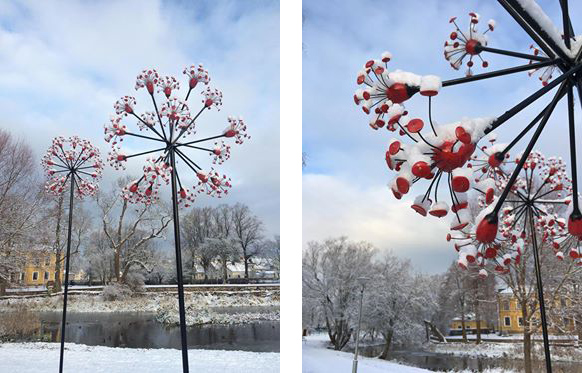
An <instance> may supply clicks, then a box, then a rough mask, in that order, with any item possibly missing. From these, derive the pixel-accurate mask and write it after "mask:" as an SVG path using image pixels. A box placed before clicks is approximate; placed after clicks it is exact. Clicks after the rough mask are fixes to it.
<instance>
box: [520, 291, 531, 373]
mask: <svg viewBox="0 0 582 373" xmlns="http://www.w3.org/2000/svg"><path fill="white" fill-rule="evenodd" d="M521 313H522V316H523V366H524V371H525V373H531V372H532V370H531V330H530V326H529V321H527V322H526V320H529V317H528V313H527V304H526V302H525V301H524V302H522V303H521Z"/></svg>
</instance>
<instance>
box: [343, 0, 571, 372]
mask: <svg viewBox="0 0 582 373" xmlns="http://www.w3.org/2000/svg"><path fill="white" fill-rule="evenodd" d="M498 2H499V4H500V5H501V6H502V7H503V8H504V9H505V10H506V11H507V13H508V14H509V15H510V16H511V17H512V18H513V19H514V20H515V21H516V23H518V24H519V25H520V26H521V28H522V29H523V30H524V31H525V32H526V33H527V34H528V35H529V36H530V37H531V39H532V40H533V43H534V44H533V45H532V47H531V50H533V54H532V53H530V54H528V53H522V52H516V51H510V50H503V49H497V48H492V47H490V46H489V44H490V42H489V40H488V36H489V35H486V34H487V33H488V32H490V31H493V30H494V29H495V27H496V26H495V22H494V21H489V22H488V24H487V27H486V29H485V31H479V30H478V28H477V25H478V24H479V22H480V16H479V14H477V13H476V12H470V13H469V26H468V28H467V29H466V31H465V29H462V28H461V27H460V26H459V24H458V23H457V19H456V17H453V18H451V19H450V23H451V24H453V25H454V27H455V29H454V30H453V31H452V32H451V33H450V34H449V40H447V41H446V42H445V45H444V56H445V58H446V60H447V61H449V63H450V64H451V66H452V67H453V68H454V69H455V70H458V69H460V67H461V66H462V65H463V64H466V66H467V67H468V69H467V71H466V76H465V77H463V78H457V79H451V80H441V79H440V78H439V77H435V76H430V75H429V76H420V75H416V74H414V73H410V72H404V71H401V70H394V71H392V72H389V71H388V62H389V61H391V59H392V55H391V54H390V53H388V52H385V53H384V54H383V55H382V56H381V59H379V60H370V61H368V62H367V63H366V64H365V65H364V68H363V69H362V70H361V71H360V72H359V73H358V75H357V84H358V85H360V86H361V87H360V89H358V90H357V91H356V92H355V95H354V101H355V103H356V104H357V105H360V106H361V107H362V109H363V111H364V112H365V113H366V114H367V115H368V116H369V118H370V120H369V125H370V127H371V128H373V129H374V130H379V129H381V128H383V127H386V129H387V130H388V131H391V132H397V134H398V135H399V136H400V137H397V138H394V139H392V140H390V142H389V143H388V144H387V145H388V150H387V151H386V153H385V157H386V163H387V165H388V168H389V169H391V170H394V171H396V172H397V174H396V176H395V178H394V179H393V180H392V182H391V183H390V184H389V187H390V189H391V190H392V193H393V194H394V196H395V197H396V198H398V199H400V198H402V197H403V196H404V195H405V194H407V193H408V192H409V191H410V189H411V187H412V185H413V184H415V183H417V182H418V181H420V180H422V179H427V180H429V181H430V183H429V186H428V188H427V189H426V191H425V192H424V193H423V194H421V195H419V196H417V197H416V198H414V200H413V203H412V208H413V209H414V210H415V211H416V212H417V213H419V214H421V215H423V216H427V215H432V216H436V217H444V216H446V215H448V214H449V211H451V212H454V216H453V220H452V223H451V226H450V228H451V233H450V234H449V235H448V237H447V238H448V239H449V240H451V241H454V242H455V248H456V249H457V250H458V251H459V253H460V257H459V265H460V266H461V267H467V266H468V265H472V264H473V263H476V264H477V265H483V263H486V262H493V261H495V262H496V265H495V268H496V270H497V271H499V272H501V273H504V272H505V271H507V270H508V269H509V267H510V265H511V264H512V263H515V262H516V261H519V260H520V258H521V255H520V251H523V250H524V247H526V246H527V247H531V248H532V249H533V250H532V251H533V253H534V264H535V273H536V284H537V292H538V301H539V305H540V314H541V319H542V329H543V335H544V350H545V356H546V368H547V370H548V371H551V359H550V352H549V339H548V330H547V322H546V319H545V306H544V299H543V284H542V278H541V274H540V271H541V269H540V261H539V254H538V246H540V245H541V244H546V243H548V242H549V240H552V242H551V244H552V247H554V249H555V250H556V252H555V256H556V258H558V260H560V259H561V258H564V256H569V257H570V258H573V259H574V260H579V256H580V249H579V241H580V239H582V213H581V211H580V199H579V195H578V185H577V171H576V135H575V120H574V91H575V90H576V91H577V92H578V96H579V99H580V98H582V80H581V79H580V78H579V75H578V74H579V72H580V71H581V70H582V48H581V47H582V36H575V35H574V31H573V26H572V23H571V19H570V16H569V11H568V2H567V0H563V1H560V7H561V9H562V16H563V17H562V30H563V32H560V31H559V30H558V28H557V27H556V26H555V25H554V24H553V22H552V21H551V19H550V18H549V17H548V16H547V15H546V14H545V12H544V11H543V9H542V8H541V7H540V6H539V5H538V4H537V3H536V2H535V1H534V0H498ZM485 53H493V54H499V55H504V56H510V57H514V58H517V59H523V60H528V62H529V63H527V64H523V65H518V66H514V67H509V68H505V69H501V70H496V71H491V72H485V73H481V74H476V75H474V71H473V68H474V67H475V61H476V59H479V60H480V61H481V66H482V67H484V68H485V67H488V66H489V63H488V62H487V61H486V60H485V58H484V57H483V56H484V54H485ZM522 72H528V73H529V75H530V76H532V75H536V76H538V75H539V79H540V80H541V82H542V87H541V88H539V89H537V90H536V91H535V92H533V93H532V94H531V95H529V96H528V97H526V98H524V99H522V100H521V101H519V102H518V103H517V104H515V105H514V106H513V107H510V108H509V109H508V110H506V111H505V112H503V113H502V114H501V115H499V116H491V117H488V118H473V119H462V120H461V121H457V122H452V123H450V124H448V125H435V123H436V121H434V120H433V118H432V107H431V105H432V100H433V98H434V97H435V96H437V95H438V94H439V92H440V91H441V89H444V88H447V87H452V86H455V85H459V84H465V83H471V82H476V81H479V80H483V79H491V78H497V77H501V76H505V75H509V74H516V73H522ZM556 88H557V89H556ZM554 89H555V92H554V93H551V91H552V90H554ZM416 93H420V95H416ZM548 94H551V95H552V96H553V97H552V99H551V100H550V102H549V103H548V104H547V105H546V106H545V107H544V108H543V110H542V111H541V112H540V113H539V114H538V115H537V116H535V118H533V119H532V120H531V122H529V123H528V124H523V125H520V124H516V125H515V126H516V127H518V128H519V127H521V129H520V132H519V133H518V134H517V135H516V136H515V137H514V138H513V139H512V140H511V141H510V142H508V143H507V144H492V145H490V146H481V145H480V144H479V141H480V140H481V139H482V138H483V137H484V136H485V135H490V134H491V133H492V132H493V131H495V130H496V129H498V128H499V127H501V126H502V125H503V124H505V123H507V122H508V121H510V120H511V119H512V118H513V117H514V116H515V115H517V114H518V113H520V112H521V111H522V110H523V109H525V108H526V107H529V106H530V105H532V104H533V103H534V102H535V101H537V100H538V99H540V98H541V97H544V96H547V95H548ZM415 95H416V99H418V100H420V99H422V97H421V96H425V97H427V99H428V121H426V120H423V119H421V118H418V117H414V116H411V115H409V113H408V112H407V110H406V109H405V107H404V105H405V102H406V101H408V100H410V99H411V98H412V97H413V96H415ZM440 96H442V95H440ZM564 97H567V101H568V103H567V108H568V136H569V140H570V141H569V145H570V146H569V148H570V149H569V150H570V167H571V168H570V172H571V174H572V178H571V179H570V178H568V177H567V176H566V174H565V166H564V163H563V162H562V161H561V160H559V159H557V158H548V159H546V158H545V157H544V156H542V155H541V154H540V153H538V152H533V149H534V146H535V145H536V143H537V141H538V139H539V137H540V136H541V134H542V132H543V130H544V128H545V126H546V125H547V123H548V121H549V119H550V117H551V115H552V113H553V111H554V109H555V108H556V107H557V104H558V102H559V101H560V100H561V99H562V98H564ZM425 122H428V123H429V124H430V127H431V130H432V131H429V130H426V131H424V132H422V130H423V128H424V127H425ZM530 132H532V133H531V134H530V135H531V137H530V140H529V142H528V144H527V146H526V147H525V150H524V151H523V152H522V154H521V155H520V156H519V157H518V158H517V159H515V160H512V159H511V156H510V154H509V151H510V150H512V149H513V147H515V146H516V145H517V144H518V143H519V142H520V141H521V140H522V139H523V138H524V137H525V136H526V135H528V134H529V133H530ZM477 149H480V150H479V151H477V152H476V150H477ZM522 173H525V175H523V174H522ZM443 175H446V176H445V178H446V179H447V183H446V184H447V186H448V193H447V194H448V197H450V198H448V197H446V198H445V199H443V198H442V196H441V197H440V198H439V195H438V189H439V184H440V181H441V179H442V176H443ZM528 180H529V181H528ZM538 180H541V184H538ZM532 183H533V184H534V185H539V188H540V190H539V191H538V192H539V194H536V192H533V193H532V190H530V187H531V184H532ZM442 184H445V183H444V182H443V183H442ZM472 195H476V196H478V197H475V196H472ZM568 195H569V196H568ZM446 200H448V201H450V202H449V203H447V201H446ZM566 205H567V208H565V207H566ZM474 215H476V216H474ZM520 230H521V232H520ZM540 234H541V241H540V239H538V236H539V235H540ZM538 241H540V242H538ZM508 243H509V244H508ZM479 276H480V277H482V278H485V277H487V276H488V272H487V270H486V269H485V268H482V269H481V270H480V271H479Z"/></svg>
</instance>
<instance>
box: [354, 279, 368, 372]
mask: <svg viewBox="0 0 582 373" xmlns="http://www.w3.org/2000/svg"><path fill="white" fill-rule="evenodd" d="M358 281H359V282H360V284H361V288H360V312H359V314H358V328H357V329H356V350H355V351H354V362H353V363H352V373H357V372H358V348H359V346H360V325H361V324H362V304H363V302H364V288H365V287H366V283H365V281H366V279H365V278H359V279H358Z"/></svg>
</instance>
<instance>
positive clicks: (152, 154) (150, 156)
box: [104, 64, 434, 207]
mask: <svg viewBox="0 0 582 373" xmlns="http://www.w3.org/2000/svg"><path fill="white" fill-rule="evenodd" d="M183 73H184V75H185V76H186V78H187V82H186V84H180V82H179V81H178V79H176V78H175V77H173V76H162V75H160V74H159V73H158V71H157V70H156V69H145V70H143V71H142V72H141V73H140V74H139V75H138V76H137V79H136V84H135V88H136V90H138V91H140V89H141V88H145V90H141V91H140V92H144V91H145V99H144V100H145V102H146V103H150V104H151V105H152V106H151V109H150V110H149V111H143V112H141V113H138V112H137V109H138V100H139V98H137V99H136V97H133V96H123V97H121V98H120V99H119V100H118V101H117V102H116V103H115V104H114V109H115V115H113V116H112V117H111V119H110V121H109V122H108V123H107V124H106V125H105V126H104V127H105V141H107V142H108V143H110V144H111V150H110V152H109V154H108V157H107V161H108V163H109V164H110V165H111V167H113V168H115V169H116V170H125V169H126V166H127V162H128V161H129V160H130V159H131V158H134V157H139V156H146V157H147V158H146V160H145V166H143V174H142V175H141V177H139V178H137V179H135V180H133V181H131V182H130V183H129V184H128V185H126V186H125V187H124V188H123V192H122V195H123V197H124V198H125V199H127V200H128V201H130V202H132V203H145V204H151V203H154V202H155V201H156V200H157V199H158V198H159V189H160V186H161V185H162V184H168V183H169V182H170V180H171V178H172V174H173V173H175V174H176V182H177V184H178V187H177V196H176V197H177V202H178V205H179V206H181V207H189V206H190V205H192V203H193V202H194V199H195V196H197V195H198V194H201V193H205V194H207V195H210V196H215V197H221V196H222V195H225V194H227V192H228V189H229V188H230V187H231V181H230V179H229V178H227V177H226V176H224V175H222V174H221V173H219V172H218V171H216V170H214V169H211V170H210V171H209V172H206V171H204V170H203V168H202V167H201V166H199V164H201V163H200V162H199V161H198V160H196V161H193V160H192V159H191V158H190V155H189V154H188V153H190V152H194V151H197V152H199V151H201V150H202V151H203V152H204V153H206V154H208V155H210V157H211V160H212V163H213V164H215V165H220V164H222V163H223V162H224V161H226V160H228V159H229V158H230V155H231V145H229V144H227V141H229V139H231V138H232V139H233V140H230V141H234V142H235V143H236V144H242V143H243V140H244V139H250V136H249V135H247V133H246V130H247V126H246V124H245V122H244V121H243V119H242V118H240V117H234V116H229V117H228V126H227V128H226V129H224V130H223V131H222V132H221V133H218V134H217V135H216V136H210V137H205V138H202V139H196V138H189V136H192V135H194V134H195V133H196V126H197V124H198V122H199V117H200V115H201V114H202V113H203V112H204V111H206V110H210V109H211V108H213V107H214V108H216V109H217V110H220V107H221V106H222V92H220V91H219V90H217V89H215V88H212V87H209V86H208V83H209V82H210V76H209V74H208V71H207V70H205V69H204V67H203V66H202V65H201V64H200V65H191V66H188V67H186V68H184V70H183ZM198 83H201V84H203V85H205V86H206V87H203V88H202V90H201V91H200V94H201V95H202V105H200V106H199V108H198V109H192V107H193V106H194V104H193V103H192V102H190V103H188V99H189V98H190V96H193V95H191V93H192V92H193V90H194V89H195V88H196V87H198ZM427 84H428V87H431V86H432V87H434V82H430V81H429V82H427ZM180 89H183V90H185V91H186V92H185V94H184V99H180V98H178V95H179V94H180ZM142 94H143V93H142ZM148 96H149V97H148ZM194 101H197V99H195V100H194ZM198 105H199V104H198ZM190 110H196V111H193V112H191V111H190ZM128 121H131V123H128ZM135 125H137V127H138V129H139V130H140V131H144V132H146V134H143V135H142V134H137V133H136V132H133V131H132V130H131V128H132V126H135ZM128 138H130V139H135V140H136V141H137V139H136V138H138V139H139V141H152V143H151V144H152V147H151V148H149V149H148V148H146V149H140V151H139V152H137V151H133V152H132V151H128V149H123V148H122V146H121V145H122V144H125V141H127V139H128ZM220 138H223V139H224V140H222V139H220ZM123 140H125V141H123ZM210 140H214V141H215V142H214V146H213V147H212V146H211V147H208V146H203V144H202V143H203V142H206V141H210ZM131 148H132V149H136V148H139V147H138V146H136V145H135V144H132V146H131ZM172 155H173V156H174V158H175V160H176V162H177V163H176V164H177V165H178V166H180V167H183V168H185V170H186V171H187V175H186V176H184V175H179V174H178V170H177V169H172V167H171V156H172ZM180 176H182V177H180ZM186 182H189V183H193V184H194V185H193V186H192V187H188V186H187V185H185V183H186ZM183 183H184V184H183Z"/></svg>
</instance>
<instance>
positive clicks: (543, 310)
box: [528, 209, 552, 373]
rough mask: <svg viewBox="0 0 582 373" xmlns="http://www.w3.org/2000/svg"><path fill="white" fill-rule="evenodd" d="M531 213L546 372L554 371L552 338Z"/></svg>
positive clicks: (530, 219) (531, 213)
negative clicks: (549, 335) (551, 354)
mask: <svg viewBox="0 0 582 373" xmlns="http://www.w3.org/2000/svg"><path fill="white" fill-rule="evenodd" d="M528 213H529V222H530V227H531V228H530V229H531V237H532V248H533V252H534V265H535V270H536V283H537V288H538V300H539V304H540V318H541V321H542V334H543V338H544V354H545V357H546V372H547V373H552V358H551V356H550V340H549V338H548V322H547V320H546V306H545V303H544V288H543V284H542V274H541V266H540V256H539V253H538V240H537V237H536V229H535V223H534V218H533V211H532V210H531V209H530V210H529V211H528Z"/></svg>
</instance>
